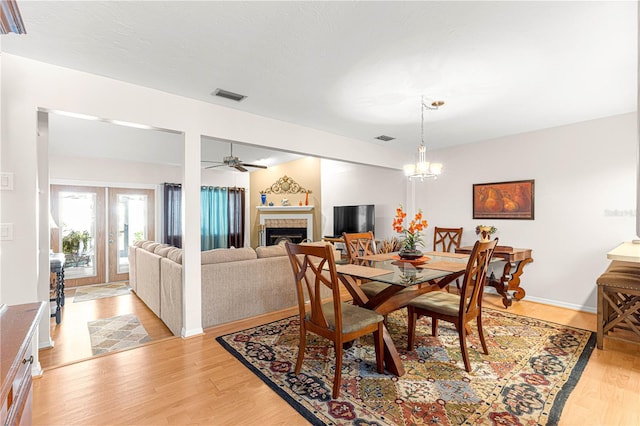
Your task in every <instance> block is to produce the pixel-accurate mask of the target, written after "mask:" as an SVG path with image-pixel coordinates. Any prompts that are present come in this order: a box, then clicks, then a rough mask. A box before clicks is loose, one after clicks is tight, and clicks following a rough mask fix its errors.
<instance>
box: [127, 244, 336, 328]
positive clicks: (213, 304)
mask: <svg viewBox="0 0 640 426" xmlns="http://www.w3.org/2000/svg"><path fill="white" fill-rule="evenodd" d="M312 244H316V243H312ZM322 244H324V243H322ZM201 271H202V327H203V328H208V327H212V326H214V325H218V324H222V323H225V322H229V321H235V320H239V319H242V318H248V317H252V316H256V315H261V314H265V313H268V312H273V311H277V310H280V309H284V308H290V307H293V306H296V304H297V299H296V287H295V281H294V279H293V273H292V271H291V265H290V263H289V259H288V257H287V255H286V250H285V248H284V246H283V245H277V246H264V247H257V248H256V249H253V248H250V247H245V248H237V249H236V248H231V249H214V250H209V251H204V252H202V253H201ZM129 283H130V286H131V287H132V289H133V291H134V292H135V293H136V294H137V295H138V297H139V298H140V299H141V300H142V301H143V302H144V303H145V304H146V305H147V306H148V307H149V309H151V311H153V313H155V314H156V315H157V316H158V317H159V318H160V319H161V320H162V321H163V322H164V323H165V324H166V325H167V327H168V328H169V329H170V330H171V332H173V334H174V335H176V336H180V335H181V331H182V328H183V291H182V287H183V286H182V250H181V249H179V248H175V247H170V246H167V245H166V244H159V243H157V242H155V241H139V242H136V243H135V244H134V245H133V246H132V247H130V249H129Z"/></svg>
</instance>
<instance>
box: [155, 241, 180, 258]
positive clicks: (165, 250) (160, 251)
mask: <svg viewBox="0 0 640 426" xmlns="http://www.w3.org/2000/svg"><path fill="white" fill-rule="evenodd" d="M172 248H175V247H171V246H170V245H169V244H161V245H159V246H158V247H156V249H155V250H154V251H153V252H154V253H155V254H157V255H158V256H162V257H167V254H169V251H170V250H171V249H172Z"/></svg>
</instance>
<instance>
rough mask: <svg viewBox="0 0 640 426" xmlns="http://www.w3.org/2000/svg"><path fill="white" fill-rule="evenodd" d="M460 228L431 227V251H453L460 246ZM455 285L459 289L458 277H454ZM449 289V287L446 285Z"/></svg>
mask: <svg viewBox="0 0 640 426" xmlns="http://www.w3.org/2000/svg"><path fill="white" fill-rule="evenodd" d="M461 240H462V228H439V227H437V226H436V227H435V228H434V229H433V251H444V252H455V251H456V249H457V248H459V247H460V241H461ZM456 287H457V288H458V290H460V279H459V278H458V279H456ZM447 291H449V287H447Z"/></svg>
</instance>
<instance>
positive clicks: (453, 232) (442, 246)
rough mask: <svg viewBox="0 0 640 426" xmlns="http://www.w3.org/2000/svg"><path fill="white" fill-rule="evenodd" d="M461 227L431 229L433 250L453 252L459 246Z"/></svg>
mask: <svg viewBox="0 0 640 426" xmlns="http://www.w3.org/2000/svg"><path fill="white" fill-rule="evenodd" d="M461 239H462V228H439V227H437V226H436V227H435V228H434V229H433V251H445V252H453V251H455V249H457V248H459V247H460V241H461Z"/></svg>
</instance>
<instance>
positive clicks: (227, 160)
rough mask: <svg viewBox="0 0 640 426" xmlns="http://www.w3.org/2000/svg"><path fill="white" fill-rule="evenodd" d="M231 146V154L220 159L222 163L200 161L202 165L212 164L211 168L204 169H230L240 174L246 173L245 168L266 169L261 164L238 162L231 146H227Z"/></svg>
mask: <svg viewBox="0 0 640 426" xmlns="http://www.w3.org/2000/svg"><path fill="white" fill-rule="evenodd" d="M229 145H230V146H231V152H230V154H229V156H227V157H224V158H223V159H222V161H207V160H202V162H203V163H214V165H213V166H207V167H205V169H213V168H215V167H224V166H227V167H232V168H234V169H236V170H239V171H241V172H248V171H249V170H247V169H246V168H245V167H257V168H259V169H266V168H267V166H263V165H262V164H247V163H244V162H242V161H240V159H239V158H238V157H235V156H234V155H233V144H229Z"/></svg>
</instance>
